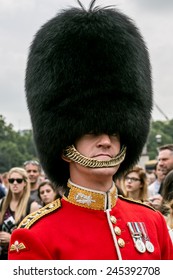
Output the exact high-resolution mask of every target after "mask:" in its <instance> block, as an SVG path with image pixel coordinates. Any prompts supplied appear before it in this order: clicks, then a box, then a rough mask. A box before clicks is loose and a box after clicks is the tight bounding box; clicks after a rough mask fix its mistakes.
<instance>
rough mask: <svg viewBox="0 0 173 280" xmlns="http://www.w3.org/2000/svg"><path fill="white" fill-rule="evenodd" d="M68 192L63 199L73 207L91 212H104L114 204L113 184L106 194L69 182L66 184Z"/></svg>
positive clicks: (114, 192)
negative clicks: (76, 206)
mask: <svg viewBox="0 0 173 280" xmlns="http://www.w3.org/2000/svg"><path fill="white" fill-rule="evenodd" d="M67 187H68V191H67V192H66V193H65V194H64V196H63V198H64V199H65V200H67V201H69V202H70V203H73V204H75V205H78V206H81V207H84V208H89V209H93V210H105V209H108V208H112V207H113V206H115V204H116V200H117V189H116V187H115V184H114V183H113V186H112V187H111V189H110V190H109V191H108V192H101V191H100V192H99V191H94V190H91V189H87V188H84V187H81V186H78V185H75V184H73V183H72V182H71V181H70V180H68V183H67Z"/></svg>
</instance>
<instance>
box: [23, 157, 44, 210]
mask: <svg viewBox="0 0 173 280" xmlns="http://www.w3.org/2000/svg"><path fill="white" fill-rule="evenodd" d="M24 168H25V170H26V172H27V173H28V177H29V181H30V185H31V191H30V197H31V199H34V200H35V201H37V202H38V203H39V204H40V205H41V203H42V202H41V200H40V198H39V197H38V185H39V179H40V176H41V165H40V163H39V162H38V161H36V160H28V161H26V162H24Z"/></svg>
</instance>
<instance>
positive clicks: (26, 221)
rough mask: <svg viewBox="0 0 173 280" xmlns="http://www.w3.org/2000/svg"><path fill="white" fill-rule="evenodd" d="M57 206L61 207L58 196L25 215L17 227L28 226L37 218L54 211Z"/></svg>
mask: <svg viewBox="0 0 173 280" xmlns="http://www.w3.org/2000/svg"><path fill="white" fill-rule="evenodd" d="M59 207H61V201H60V199H59V198H58V199H56V200H55V201H53V202H51V203H49V204H48V205H46V206H44V207H42V208H40V209H39V210H37V211H35V212H33V213H31V214H29V215H27V216H26V217H25V218H24V219H23V220H22V222H21V223H20V224H19V226H18V228H27V229H28V228H30V227H31V226H32V225H33V224H34V223H35V222H36V221H37V220H38V219H40V218H41V217H43V216H45V215H47V214H49V213H51V212H53V211H55V210H56V209H58V208H59Z"/></svg>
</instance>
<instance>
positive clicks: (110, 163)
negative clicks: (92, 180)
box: [63, 145, 126, 168]
mask: <svg viewBox="0 0 173 280" xmlns="http://www.w3.org/2000/svg"><path fill="white" fill-rule="evenodd" d="M63 156H64V157H65V158H67V159H69V160H72V161H74V162H76V163H79V164H80V165H82V166H85V167H90V168H105V167H115V166H117V165H119V164H120V163H121V162H122V161H123V160H124V158H125V156H126V147H125V146H123V147H122V149H121V151H120V153H119V154H118V155H116V156H115V157H114V158H111V159H110V160H97V159H92V158H87V157H85V156H83V155H81V154H80V153H79V152H78V151H77V150H76V149H75V147H74V145H71V146H69V147H67V148H66V149H65V150H64V151H63Z"/></svg>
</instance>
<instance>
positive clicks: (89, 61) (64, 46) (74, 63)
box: [26, 8, 152, 186]
mask: <svg viewBox="0 0 173 280" xmlns="http://www.w3.org/2000/svg"><path fill="white" fill-rule="evenodd" d="M26 96H27V102H28V107H29V111H30V115H31V121H32V126H33V133H34V139H35V143H36V148H37V151H38V156H39V158H40V161H41V164H42V166H43V169H44V170H45V172H46V174H47V175H48V177H49V178H50V179H51V180H52V181H53V182H55V183H56V184H57V185H61V186H62V185H66V182H67V179H68V178H69V171H68V164H67V163H65V162H64V161H63V160H62V159H61V153H62V150H63V149H64V148H65V147H66V146H68V145H71V144H74V141H75V139H76V138H78V137H80V136H81V135H83V134H86V133H87V132H90V131H94V132H96V133H97V132H98V133H102V132H104V133H108V134H111V133H115V132H119V133H120V138H121V144H124V145H126V146H127V154H126V158H125V160H124V162H123V163H122V164H121V166H120V168H119V170H118V174H120V173H122V172H124V171H125V170H127V169H128V168H130V167H131V166H132V165H133V164H135V163H136V162H137V161H138V159H139V156H140V154H141V152H142V149H143V146H144V144H145V142H146V139H147V135H148V132H149V127H150V116H151V109H152V83H151V69H150V62H149V55H148V50H147V48H146V45H145V42H144V40H143V38H142V36H141V35H140V32H139V30H138V29H137V28H136V26H135V24H134V23H133V22H132V20H131V19H129V18H128V17H127V16H125V15H124V14H122V13H121V12H119V11H118V10H114V9H109V8H108V9H96V10H90V11H84V10H82V9H77V8H72V9H69V10H66V11H63V12H61V13H60V14H58V15H57V16H55V17H54V18H53V19H51V20H50V21H48V22H47V23H46V24H45V25H43V26H42V27H41V29H40V30H39V31H38V32H37V34H36V36H35V39H34V41H33V43H32V45H31V48H30V53H29V57H28V64H27V70H26Z"/></svg>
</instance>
